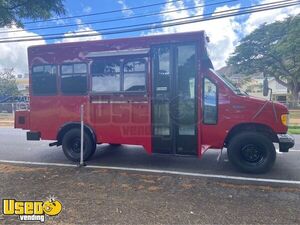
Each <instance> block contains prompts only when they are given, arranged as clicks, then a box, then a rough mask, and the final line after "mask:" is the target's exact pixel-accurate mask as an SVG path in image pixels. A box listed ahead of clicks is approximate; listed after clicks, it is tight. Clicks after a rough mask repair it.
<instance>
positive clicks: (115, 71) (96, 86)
mask: <svg viewBox="0 0 300 225" xmlns="http://www.w3.org/2000/svg"><path fill="white" fill-rule="evenodd" d="M120 65H121V63H120V61H119V60H101V61H95V62H93V64H92V67H91V73H92V91H93V92H116V91H120V88H121V85H120V82H121V79H120V77H121V72H120V71H121V69H120Z"/></svg>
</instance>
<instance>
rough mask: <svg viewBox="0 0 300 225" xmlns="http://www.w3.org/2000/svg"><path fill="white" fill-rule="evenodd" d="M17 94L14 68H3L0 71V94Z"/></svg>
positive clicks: (7, 95)
mask: <svg viewBox="0 0 300 225" xmlns="http://www.w3.org/2000/svg"><path fill="white" fill-rule="evenodd" d="M19 94H20V93H19V91H18V87H17V82H16V76H15V75H14V70H13V69H5V70H4V71H3V72H0V96H2V97H9V96H17V95H19Z"/></svg>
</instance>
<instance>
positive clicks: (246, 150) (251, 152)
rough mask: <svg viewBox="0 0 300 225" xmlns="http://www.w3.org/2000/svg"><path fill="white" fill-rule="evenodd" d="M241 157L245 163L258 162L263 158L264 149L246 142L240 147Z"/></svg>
mask: <svg viewBox="0 0 300 225" xmlns="http://www.w3.org/2000/svg"><path fill="white" fill-rule="evenodd" d="M241 157H242V159H243V160H244V161H246V162H247V163H250V164H259V163H262V162H263V161H264V160H265V157H266V151H265V149H264V148H263V147H261V146H258V145H254V144H248V145H245V146H244V147H243V148H242V149H241Z"/></svg>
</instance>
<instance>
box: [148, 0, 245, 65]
mask: <svg viewBox="0 0 300 225" xmlns="http://www.w3.org/2000/svg"><path fill="white" fill-rule="evenodd" d="M193 4H194V5H195V6H200V5H203V4H204V1H203V0H193ZM185 7H186V6H185V5H184V3H183V2H170V1H169V2H167V4H166V5H165V6H164V7H163V9H162V11H169V10H176V9H183V8H185ZM239 7H240V6H239V5H235V6H232V7H229V6H227V5H224V6H222V7H218V8H216V9H215V11H214V15H215V14H218V13H219V12H222V11H224V10H231V9H232V10H234V9H236V10H238V9H239ZM203 12H204V9H203V8H202V7H200V8H197V9H195V10H181V11H178V12H173V13H168V14H163V16H162V20H172V19H179V18H183V17H188V16H199V17H198V18H202V17H201V15H203ZM218 15H219V14H218ZM240 29H241V28H240V25H239V23H238V22H237V21H236V18H235V17H229V18H224V19H222V20H211V21H204V22H198V23H192V24H185V25H180V26H176V27H166V28H163V29H162V30H161V31H151V32H150V33H148V34H161V33H179V32H189V31H200V30H205V31H206V33H207V35H208V36H209V37H210V41H211V42H210V43H209V45H208V50H209V52H210V57H211V59H212V61H213V64H214V66H215V67H216V68H217V69H218V68H221V67H223V66H225V64H226V59H227V58H228V56H229V55H230V53H231V52H233V50H234V47H235V45H236V43H237V42H238V40H239V36H238V33H239V31H240Z"/></svg>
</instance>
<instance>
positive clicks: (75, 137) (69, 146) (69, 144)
mask: <svg viewBox="0 0 300 225" xmlns="http://www.w3.org/2000/svg"><path fill="white" fill-rule="evenodd" d="M80 134H81V132H80V129H79V128H74V129H71V130H69V131H67V133H66V134H65V135H64V137H63V140H62V148H63V151H64V154H65V156H66V157H67V158H68V159H69V160H71V161H73V162H79V161H80V144H81V141H80ZM95 151H96V143H95V141H94V140H93V138H92V137H91V136H90V135H89V134H87V133H86V132H84V141H83V159H84V160H88V159H89V158H90V157H92V155H93V154H94V153H95Z"/></svg>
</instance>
